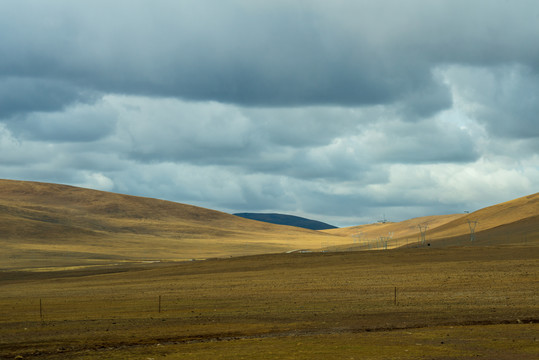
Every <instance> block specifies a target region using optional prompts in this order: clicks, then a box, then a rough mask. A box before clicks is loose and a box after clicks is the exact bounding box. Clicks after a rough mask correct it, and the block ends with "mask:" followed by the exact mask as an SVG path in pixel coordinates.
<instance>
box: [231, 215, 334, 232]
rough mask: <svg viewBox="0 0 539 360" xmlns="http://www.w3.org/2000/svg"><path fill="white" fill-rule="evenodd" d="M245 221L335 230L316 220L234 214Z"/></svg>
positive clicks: (284, 216)
mask: <svg viewBox="0 0 539 360" xmlns="http://www.w3.org/2000/svg"><path fill="white" fill-rule="evenodd" d="M233 215H235V216H239V217H242V218H245V219H251V220H257V221H262V222H267V223H270V224H276V225H288V226H295V227H300V228H304V229H309V230H328V229H336V228H337V227H336V226H333V225H330V224H327V223H324V222H322V221H318V220H312V219H307V218H304V217H301V216H295V215H288V214H279V213H245V212H244V213H235V214H233Z"/></svg>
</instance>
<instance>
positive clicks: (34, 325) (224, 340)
mask: <svg viewBox="0 0 539 360" xmlns="http://www.w3.org/2000/svg"><path fill="white" fill-rule="evenodd" d="M538 274H539V252H538V247H537V246H535V245H528V246H493V247H469V248H444V249H442V248H436V249H433V248H423V249H400V250H391V251H375V252H347V253H310V254H279V255H260V256H248V257H239V258H232V259H215V260H207V261H199V262H197V261H195V262H186V263H154V264H123V265H118V266H111V267H101V268H87V269H71V270H64V271H56V272H33V273H27V272H21V271H10V272H3V273H2V274H1V275H2V276H1V277H0V358H2V359H4V358H5V359H15V358H16V357H17V356H20V358H24V359H189V358H192V359H242V358H245V359H248V358H249V359H252V358H257V359H276V358H279V359H421V358H424V359H472V358H473V359H477V358H484V359H492V358H496V359H537V358H538V357H539V342H538V340H539V339H538V338H539V336H538V335H537V334H538V330H539V325H537V321H538V318H539V317H538V314H539V295H538V285H539V278H538V276H539V275H538ZM395 288H396V289H397V294H396V303H395ZM159 298H160V299H161V302H160V305H159ZM40 299H41V303H42V307H41V316H42V318H41V317H40ZM159 306H160V308H159Z"/></svg>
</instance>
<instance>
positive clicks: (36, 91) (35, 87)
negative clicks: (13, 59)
mask: <svg viewBox="0 0 539 360" xmlns="http://www.w3.org/2000/svg"><path fill="white" fill-rule="evenodd" d="M0 61H1V60H0ZM94 100H95V96H94V95H93V93H92V92H89V91H84V90H82V89H81V88H78V87H75V86H73V85H71V84H69V83H66V82H64V81H62V80H56V79H40V78H28V77H10V76H7V77H1V76H0V119H2V118H4V119H9V118H10V117H12V116H14V115H17V114H21V113H28V112H33V111H56V110H61V109H63V108H64V107H65V106H67V105H69V104H72V103H75V102H91V101H94Z"/></svg>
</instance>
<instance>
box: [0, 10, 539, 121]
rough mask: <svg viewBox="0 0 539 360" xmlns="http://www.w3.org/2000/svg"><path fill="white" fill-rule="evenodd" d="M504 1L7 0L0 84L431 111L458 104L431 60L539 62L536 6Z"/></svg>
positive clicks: (243, 101) (250, 102)
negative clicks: (29, 81)
mask: <svg viewBox="0 0 539 360" xmlns="http://www.w3.org/2000/svg"><path fill="white" fill-rule="evenodd" d="M534 4H535V5H534ZM502 5H503V4H502V3H500V2H496V3H494V4H492V2H489V1H477V2H474V3H473V5H470V3H469V2H463V1H451V2H431V1H407V2H402V1H382V2H371V1H364V2H355V1H335V2H322V1H312V2H306V1H298V2H288V1H286V2H285V1H272V2H265V1H222V2H215V1H210V2H208V1H162V2H158V3H156V4H152V6H148V5H147V3H145V2H140V1H130V2H123V1H119V2H118V1H116V2H112V3H110V2H100V1H97V2H71V1H51V2H47V3H46V4H45V3H38V2H32V1H16V2H15V1H13V2H11V1H7V2H4V3H3V5H2V6H1V9H0V10H2V11H1V13H2V14H3V15H0V16H1V20H2V21H1V22H2V25H1V26H0V30H2V33H3V34H8V39H7V41H3V42H2V44H1V45H0V50H1V52H2V54H3V57H2V59H0V76H24V77H27V76H32V77H38V78H45V77H46V78H58V79H60V80H62V81H66V82H72V83H73V84H79V85H84V86H91V87H92V88H93V89H95V90H98V91H102V92H117V93H138V94H144V95H160V96H178V97H182V98H185V99H191V100H216V101H220V102H230V103H237V104H243V105H257V106H260V105H264V106H268V105H269V106H296V105H309V104H338V105H347V106H352V105H365V104H385V103H392V102H397V101H404V102H406V106H405V107H406V108H407V111H410V112H417V113H419V114H420V115H421V114H423V115H424V114H432V113H434V112H436V111H438V110H440V109H443V108H446V107H447V106H449V105H450V103H451V101H450V97H449V96H448V93H447V91H445V90H444V87H445V85H444V84H442V83H440V82H438V81H436V79H434V78H433V77H432V76H431V70H432V68H433V67H435V66H436V64H440V63H446V62H456V63H473V64H497V63H504V62H515V61H516V62H523V63H526V64H535V65H537V63H538V56H539V55H538V51H537V50H534V49H535V48H537V47H534V46H533V44H534V41H535V39H537V36H538V35H539V33H538V30H537V27H534V26H531V25H526V24H527V23H529V22H530V21H533V20H536V12H537V11H536V10H537V6H536V3H534V2H526V1H518V2H517V5H512V6H510V7H509V6H502ZM527 5H528V7H527ZM523 9H525V10H526V11H523ZM25 10H26V11H25ZM502 20H513V22H512V23H511V25H510V26H505V25H504V24H505V23H504V22H503V21H502ZM517 20H518V21H517ZM535 70H536V69H535ZM407 99H408V100H409V101H408V100H407Z"/></svg>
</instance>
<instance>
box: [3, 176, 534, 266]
mask: <svg viewBox="0 0 539 360" xmlns="http://www.w3.org/2000/svg"><path fill="white" fill-rule="evenodd" d="M469 221H472V222H475V221H477V228H476V240H477V241H476V242H475V243H474V245H484V244H485V245H489V244H508V243H509V244H511V243H514V242H522V241H529V242H539V193H536V194H532V195H529V196H526V197H522V198H519V199H515V200H511V201H508V202H505V203H501V204H497V205H494V206H490V207H487V208H484V209H481V210H478V211H476V212H474V213H471V214H453V215H441V216H426V217H421V218H415V219H410V220H406V221H403V222H399V223H385V224H370V225H360V226H354V227H349V228H340V229H329V230H321V231H314V230H307V229H302V228H298V227H293V226H283V225H274V224H270V223H265V222H260V221H254V220H249V219H244V218H241V217H238V216H234V215H230V214H226V213H222V212H219V211H214V210H209V209H204V208H200V207H196V206H192V205H186V204H180V203H175V202H171V201H164V200H157V199H151V198H145V197H137V196H129V195H122V194H116V193H110V192H103V191H97V190H90V189H83V188H78V187H73V186H67V185H59V184H48V183H39V182H28V181H15V180H0V247H1V249H2V251H1V252H0V271H6V270H25V269H26V270H31V271H40V270H43V271H45V270H51V269H53V270H54V269H62V268H63V269H65V268H77V267H86V266H111V265H113V264H114V266H117V265H118V264H120V265H121V264H123V263H126V262H131V263H132V262H144V261H185V260H192V259H207V258H212V257H229V256H239V255H251V254H267V253H278V252H287V251H291V250H297V249H320V248H331V249H336V250H345V249H346V250H367V249H371V248H373V249H375V248H378V249H379V248H380V242H379V241H378V244H377V245H375V246H371V245H372V243H373V242H376V241H377V239H379V238H380V237H382V236H383V237H386V238H387V237H388V236H389V234H390V233H392V239H391V241H390V242H389V243H388V245H387V248H392V247H402V246H408V245H409V246H414V245H417V241H418V238H419V230H418V225H422V226H425V225H428V230H427V233H426V238H427V240H428V242H429V244H431V245H432V246H451V245H469V244H470V229H469ZM354 236H355V237H354Z"/></svg>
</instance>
